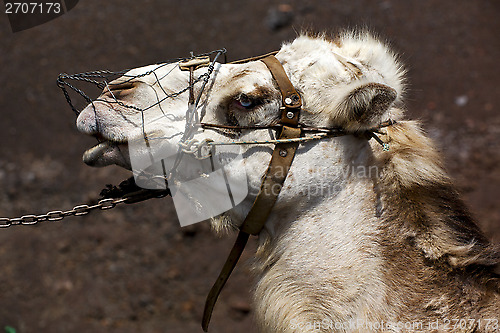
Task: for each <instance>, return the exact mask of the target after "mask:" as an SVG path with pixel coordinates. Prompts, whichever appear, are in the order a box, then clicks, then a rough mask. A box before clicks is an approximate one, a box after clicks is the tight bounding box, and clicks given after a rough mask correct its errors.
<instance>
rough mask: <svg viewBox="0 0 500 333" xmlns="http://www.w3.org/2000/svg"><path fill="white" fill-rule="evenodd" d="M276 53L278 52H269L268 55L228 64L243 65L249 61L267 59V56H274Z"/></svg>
mask: <svg viewBox="0 0 500 333" xmlns="http://www.w3.org/2000/svg"><path fill="white" fill-rule="evenodd" d="M278 52H279V51H273V52H269V53H266V54H263V55H260V56H256V57H251V58H245V59H240V60H235V61H231V62H228V64H244V63H247V62H250V61H256V60H261V59H262V58H266V57H269V56H274V55H275V54H276V53H278Z"/></svg>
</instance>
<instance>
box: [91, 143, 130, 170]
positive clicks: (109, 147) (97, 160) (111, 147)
mask: <svg viewBox="0 0 500 333" xmlns="http://www.w3.org/2000/svg"><path fill="white" fill-rule="evenodd" d="M121 156H122V155H121V152H120V147H118V143H116V142H111V141H104V142H101V143H99V144H97V145H95V146H94V147H92V148H90V149H88V150H87V151H86V152H85V153H84V154H83V162H84V163H85V164H87V165H89V166H106V165H109V164H113V163H114V162H115V161H116V159H117V158H122V157H121Z"/></svg>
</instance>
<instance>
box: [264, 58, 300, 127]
mask: <svg viewBox="0 0 500 333" xmlns="http://www.w3.org/2000/svg"><path fill="white" fill-rule="evenodd" d="M260 61H262V62H263V63H264V64H266V66H267V68H269V71H270V72H271V74H272V75H273V78H274V80H275V81H276V83H277V84H278V87H279V89H280V91H281V100H282V103H283V108H282V110H281V121H280V122H281V123H282V124H283V125H287V126H293V127H297V126H298V124H299V115H300V109H301V107H302V100H301V98H300V95H299V93H298V92H297V90H295V87H294V86H293V84H292V83H291V82H290V80H289V79H288V76H287V75H286V73H285V70H284V69H283V66H281V63H280V62H279V60H278V59H276V57H275V56H269V57H265V58H263V59H260Z"/></svg>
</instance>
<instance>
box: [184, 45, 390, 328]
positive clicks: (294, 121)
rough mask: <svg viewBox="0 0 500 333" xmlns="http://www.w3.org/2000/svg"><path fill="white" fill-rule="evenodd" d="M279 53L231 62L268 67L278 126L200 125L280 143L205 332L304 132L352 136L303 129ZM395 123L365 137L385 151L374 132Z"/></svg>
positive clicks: (211, 297)
mask: <svg viewBox="0 0 500 333" xmlns="http://www.w3.org/2000/svg"><path fill="white" fill-rule="evenodd" d="M276 53H277V52H272V53H269V54H266V55H263V56H259V57H254V58H248V59H244V60H240V61H236V62H232V64H241V63H246V62H249V61H256V60H260V61H262V62H263V63H264V64H265V65H266V66H267V68H268V69H269V71H270V72H271V74H272V76H273V79H274V81H275V82H276V84H277V86H278V88H279V90H280V93H281V104H282V107H281V108H280V111H281V115H280V118H279V121H278V122H277V123H275V124H273V125H270V126H229V125H217V124H207V123H201V126H202V127H203V128H207V129H229V130H243V129H254V130H258V129H268V128H273V129H277V130H278V131H279V135H278V140H275V141H277V142H278V143H276V144H275V147H274V150H273V152H272V156H271V161H270V162H269V166H268V168H267V171H266V173H265V174H264V177H263V180H262V183H261V186H260V191H259V193H258V195H257V197H256V198H255V200H254V202H253V205H252V208H251V209H250V211H249V213H248V215H247V216H246V218H245V220H244V221H243V223H242V225H241V226H240V227H239V233H238V237H237V238H236V242H235V244H234V246H233V248H232V250H231V252H230V253H229V256H228V258H227V260H226V262H225V263H224V266H223V268H222V270H221V272H220V274H219V277H218V278H217V280H216V281H215V283H214V285H213V287H212V289H211V290H210V292H209V294H208V296H207V300H206V303H205V309H204V312H203V319H202V328H203V330H204V331H205V332H207V331H208V325H209V323H210V318H211V316H212V312H213V309H214V306H215V303H216V302H217V299H218V297H219V295H220V293H221V291H222V288H223V287H224V285H225V284H226V282H227V280H228V279H229V276H230V275H231V273H232V271H233V269H234V268H235V267H236V264H237V262H238V260H239V258H240V256H241V254H242V253H243V250H244V249H245V246H246V244H247V242H248V239H249V237H250V235H259V233H260V232H261V231H262V229H263V228H264V225H265V223H266V221H267V219H268V217H269V215H270V214H271V211H272V209H273V207H274V204H275V203H276V200H277V199H278V196H279V194H280V192H281V189H282V187H283V184H284V182H285V179H286V177H287V174H288V171H289V170H290V167H291V165H292V162H293V159H294V157H295V153H296V151H297V148H298V146H299V143H300V138H301V137H302V136H303V133H305V132H312V133H322V134H325V137H331V136H342V135H348V134H353V133H348V132H346V131H344V130H342V129H331V128H314V127H310V126H304V125H303V124H300V123H299V119H300V113H301V110H302V100H301V96H300V94H299V93H298V92H297V91H296V89H295V88H294V86H293V85H292V83H291V82H290V79H289V78H288V76H287V74H286V72H285V70H284V68H283V66H282V65H281V63H280V62H279V60H278V59H277V58H276V57H275V56H274V55H275V54H276ZM193 63H194V64H195V65H196V66H199V62H196V61H194V62H193ZM181 68H182V69H189V70H190V72H191V75H190V79H191V81H192V79H193V75H192V72H193V70H194V69H195V68H197V67H190V66H184V67H181ZM190 83H191V82H190ZM191 89H192V88H191ZM190 94H191V95H190V96H192V92H191V93H190ZM190 101H192V97H190ZM392 124H394V121H392V120H389V121H387V122H385V123H383V124H381V125H380V126H378V127H377V128H374V129H372V130H368V131H365V132H364V133H363V134H365V135H366V136H367V138H368V139H369V138H374V139H375V140H377V142H379V143H380V144H381V145H382V146H383V147H384V150H386V149H388V146H387V144H386V143H384V142H382V141H381V140H380V139H379V138H378V137H377V135H376V134H375V133H376V132H377V130H378V129H379V128H381V127H386V126H390V125H392Z"/></svg>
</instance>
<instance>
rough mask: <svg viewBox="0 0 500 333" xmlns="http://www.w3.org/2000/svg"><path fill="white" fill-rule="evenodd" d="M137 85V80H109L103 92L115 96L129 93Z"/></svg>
mask: <svg viewBox="0 0 500 333" xmlns="http://www.w3.org/2000/svg"><path fill="white" fill-rule="evenodd" d="M136 87H137V82H116V83H114V82H111V83H109V84H108V85H107V86H106V88H104V91H103V94H106V95H111V96H114V97H116V98H118V97H123V96H126V95H129V94H131V93H132V92H133V91H134V89H135V88H136Z"/></svg>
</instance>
